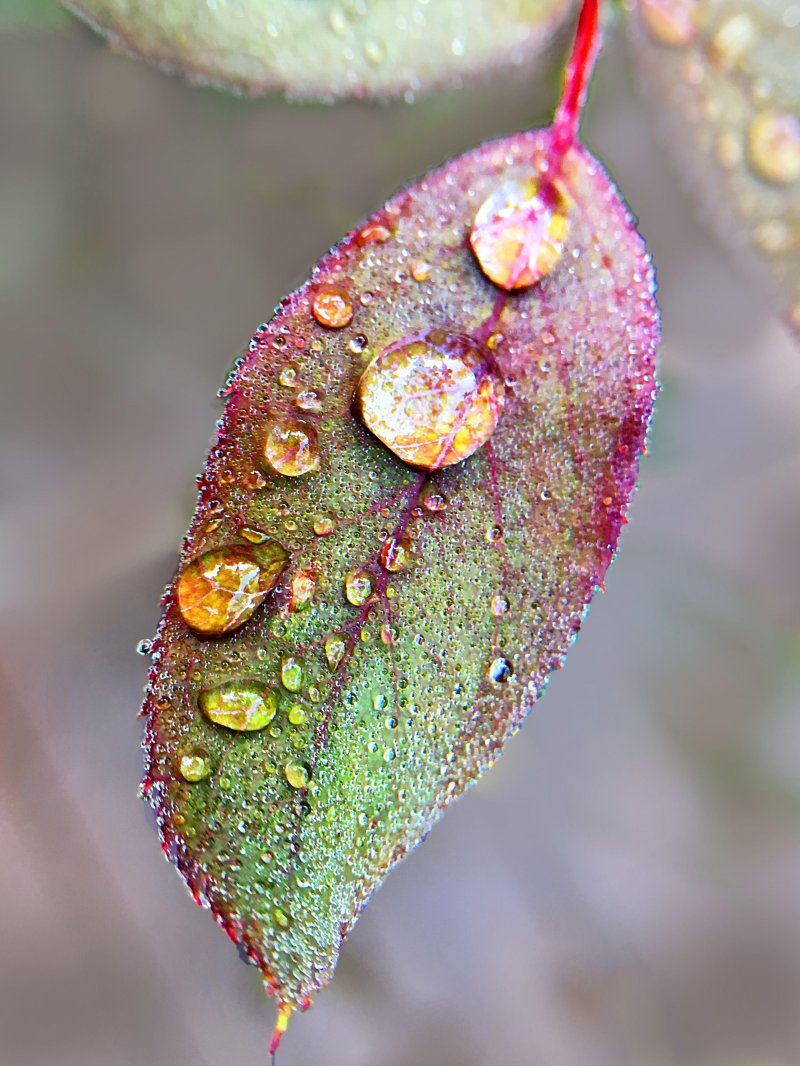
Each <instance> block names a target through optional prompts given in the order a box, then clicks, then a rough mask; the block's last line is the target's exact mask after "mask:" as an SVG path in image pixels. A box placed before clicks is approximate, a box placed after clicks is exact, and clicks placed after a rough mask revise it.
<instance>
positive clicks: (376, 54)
mask: <svg viewBox="0 0 800 1066" xmlns="http://www.w3.org/2000/svg"><path fill="white" fill-rule="evenodd" d="M364 58H365V59H366V60H367V62H368V63H371V64H372V66H373V67H379V66H380V65H381V63H383V61H384V60H385V59H386V45H385V44H384V43H383V41H380V40H378V38H377V37H368V38H367V40H366V41H365V42H364Z"/></svg>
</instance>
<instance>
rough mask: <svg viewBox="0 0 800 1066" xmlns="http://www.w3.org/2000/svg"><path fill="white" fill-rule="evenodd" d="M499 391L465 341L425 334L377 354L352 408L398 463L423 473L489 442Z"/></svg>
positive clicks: (480, 354) (478, 352)
mask: <svg viewBox="0 0 800 1066" xmlns="http://www.w3.org/2000/svg"><path fill="white" fill-rule="evenodd" d="M503 396H504V386H503V383H502V381H501V380H500V379H499V377H498V376H497V375H496V374H495V373H494V370H493V366H492V364H491V363H490V361H489V355H488V352H487V351H485V349H484V348H483V347H482V346H481V345H479V344H478V343H477V341H475V340H473V339H472V338H470V337H466V336H463V335H461V334H458V333H448V332H447V331H445V330H441V329H433V330H429V331H427V332H426V333H421V334H418V335H416V336H412V337H407V338H404V339H403V340H401V341H398V342H396V343H395V344H392V345H390V346H389V347H388V348H385V349H384V350H383V351H382V352H381V353H380V354H379V355H377V356H376V357H375V358H374V359H373V360H372V362H371V363H370V364H369V366H368V367H367V368H366V370H365V371H364V373H363V374H362V376H361V380H360V382H359V385H358V392H357V394H356V400H355V410H356V412H357V413H358V414H359V416H360V417H361V419H362V421H363V422H364V424H365V425H366V426H367V428H368V429H369V430H371V431H372V432H373V433H374V434H375V436H376V437H377V438H378V439H379V440H381V441H383V443H384V444H385V445H386V446H387V447H388V448H390V449H391V450H392V451H393V452H394V454H395V455H397V456H398V458H400V459H402V460H403V461H404V462H406V463H408V464H409V465H410V466H414V467H417V468H419V469H423V470H438V469H440V468H441V467H444V466H451V465H452V464H453V463H458V462H461V461H462V460H463V459H466V458H467V457H468V456H470V455H472V454H473V452H475V451H477V450H478V448H480V447H481V446H482V445H484V444H485V443H486V441H487V440H488V439H489V437H491V435H492V433H493V432H494V429H495V427H496V425H497V422H498V420H499V418H500V414H501V412H502V409H503Z"/></svg>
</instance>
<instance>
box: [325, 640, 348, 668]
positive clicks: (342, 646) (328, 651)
mask: <svg viewBox="0 0 800 1066" xmlns="http://www.w3.org/2000/svg"><path fill="white" fill-rule="evenodd" d="M346 651H347V644H346V642H345V640H344V637H342V636H340V635H339V634H338V633H331V634H330V635H329V636H327V637H326V638H325V658H326V659H327V660H328V666H330V668H331V670H335V669H336V667H337V666H338V665H339V663H340V662H341V661H342V659H343V658H344V653H345V652H346Z"/></svg>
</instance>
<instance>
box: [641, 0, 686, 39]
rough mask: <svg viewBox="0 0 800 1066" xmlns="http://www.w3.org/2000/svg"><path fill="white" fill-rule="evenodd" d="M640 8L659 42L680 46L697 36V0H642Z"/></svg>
mask: <svg viewBox="0 0 800 1066" xmlns="http://www.w3.org/2000/svg"><path fill="white" fill-rule="evenodd" d="M639 10H640V12H641V15H642V21H643V22H644V24H645V26H646V27H647V29H648V31H649V33H650V35H651V36H652V37H653V38H654V39H655V40H656V41H658V42H659V44H666V45H669V46H670V47H672V48H678V47H680V46H682V45H687V44H691V42H692V41H693V40H694V39H695V37H696V36H697V23H696V21H695V16H696V11H697V0H641V2H640V4H639Z"/></svg>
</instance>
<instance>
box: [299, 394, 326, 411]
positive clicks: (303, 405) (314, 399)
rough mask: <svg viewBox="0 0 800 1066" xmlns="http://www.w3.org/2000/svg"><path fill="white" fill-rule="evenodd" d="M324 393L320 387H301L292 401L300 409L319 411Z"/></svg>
mask: <svg viewBox="0 0 800 1066" xmlns="http://www.w3.org/2000/svg"><path fill="white" fill-rule="evenodd" d="M323 396H324V393H323V391H322V389H301V391H300V392H298V394H297V398H296V399H295V401H294V405H295V407H299V408H300V410H301V411H321V410H322V400H323Z"/></svg>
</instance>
